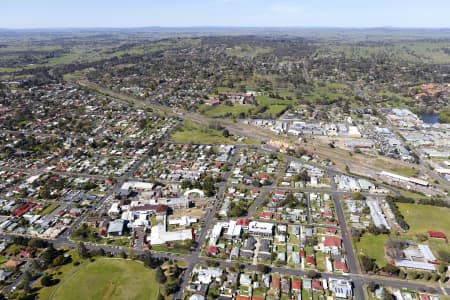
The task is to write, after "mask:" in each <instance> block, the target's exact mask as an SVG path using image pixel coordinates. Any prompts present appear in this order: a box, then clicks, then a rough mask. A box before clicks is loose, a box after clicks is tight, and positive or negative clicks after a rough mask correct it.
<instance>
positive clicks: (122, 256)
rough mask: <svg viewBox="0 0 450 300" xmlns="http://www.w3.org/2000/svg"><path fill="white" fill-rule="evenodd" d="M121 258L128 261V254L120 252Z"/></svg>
mask: <svg viewBox="0 0 450 300" xmlns="http://www.w3.org/2000/svg"><path fill="white" fill-rule="evenodd" d="M120 257H121V258H123V259H127V257H128V256H127V254H126V253H125V251H121V252H120Z"/></svg>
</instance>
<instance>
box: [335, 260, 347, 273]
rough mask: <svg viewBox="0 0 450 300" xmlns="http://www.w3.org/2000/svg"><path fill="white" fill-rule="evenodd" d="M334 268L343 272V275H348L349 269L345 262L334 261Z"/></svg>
mask: <svg viewBox="0 0 450 300" xmlns="http://www.w3.org/2000/svg"><path fill="white" fill-rule="evenodd" d="M334 268H335V269H336V270H340V271H342V272H343V273H348V267H347V264H346V263H345V262H343V261H340V260H335V261H334Z"/></svg>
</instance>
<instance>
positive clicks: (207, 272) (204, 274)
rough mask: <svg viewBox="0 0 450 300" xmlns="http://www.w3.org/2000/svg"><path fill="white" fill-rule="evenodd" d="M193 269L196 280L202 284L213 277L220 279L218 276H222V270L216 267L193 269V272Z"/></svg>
mask: <svg viewBox="0 0 450 300" xmlns="http://www.w3.org/2000/svg"><path fill="white" fill-rule="evenodd" d="M195 271H197V274H198V281H199V282H200V283H204V284H210V283H211V282H212V281H213V279H215V280H217V281H220V278H221V277H222V274H223V270H221V269H218V268H207V269H200V270H194V272H195Z"/></svg>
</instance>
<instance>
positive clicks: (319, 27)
mask: <svg viewBox="0 0 450 300" xmlns="http://www.w3.org/2000/svg"><path fill="white" fill-rule="evenodd" d="M151 28H158V29H205V28H210V29H353V30H355V29H359V30H361V29H400V30H407V29H410V30H411V29H414V30H443V29H447V30H450V26H449V27H423V26H422V27H421V26H405V27H402V26H389V25H385V26H383V25H381V26H302V25H293V26H263V25H261V26H245V25H243V26H238V25H194V26H188V25H186V26H160V25H144V26H130V27H127V26H51V27H23V28H22V27H0V30H5V31H6V30H9V31H26V30H89V29H91V30H92V29H102V30H105V29H128V30H130V29H151Z"/></svg>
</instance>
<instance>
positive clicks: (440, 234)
mask: <svg viewBox="0 0 450 300" xmlns="http://www.w3.org/2000/svg"><path fill="white" fill-rule="evenodd" d="M427 234H428V237H430V238H435V239H446V238H447V236H445V234H444V233H443V232H440V231H428V232H427Z"/></svg>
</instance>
